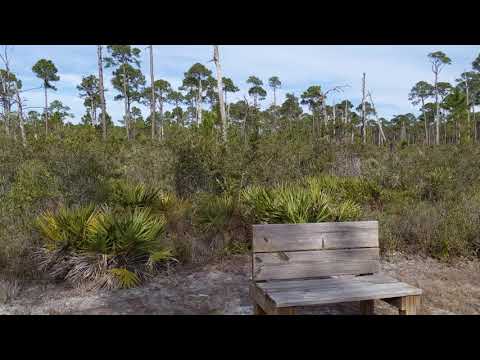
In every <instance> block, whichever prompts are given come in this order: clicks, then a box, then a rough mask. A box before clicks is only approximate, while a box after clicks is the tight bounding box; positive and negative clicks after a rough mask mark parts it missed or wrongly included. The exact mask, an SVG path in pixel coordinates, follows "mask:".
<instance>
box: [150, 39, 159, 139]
mask: <svg viewBox="0 0 480 360" xmlns="http://www.w3.org/2000/svg"><path fill="white" fill-rule="evenodd" d="M149 48H150V83H151V84H152V99H151V102H150V121H151V123H152V124H151V125H152V140H153V139H154V138H155V78H154V76H153V45H150V46H149ZM160 135H161V134H160Z"/></svg>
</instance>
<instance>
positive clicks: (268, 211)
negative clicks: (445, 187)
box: [242, 177, 361, 224]
mask: <svg viewBox="0 0 480 360" xmlns="http://www.w3.org/2000/svg"><path fill="white" fill-rule="evenodd" d="M341 186H342V185H341V184H339V183H337V182H335V179H334V178H329V177H326V178H321V179H313V178H309V179H307V180H306V182H305V184H302V183H296V184H288V185H287V184H284V185H279V186H276V187H274V188H270V189H267V188H263V187H258V186H253V187H249V188H247V189H245V190H244V191H243V192H242V201H243V203H244V206H245V208H246V212H245V216H246V217H247V218H249V219H250V221H253V222H255V223H272V224H275V223H312V222H322V221H347V220H355V219H358V218H359V217H360V214H361V208H360V206H359V205H358V204H356V203H355V202H354V201H353V200H350V199H346V196H344V195H345V194H343V195H342V193H341V191H340V187H341ZM336 189H339V190H338V191H336ZM336 194H338V196H335V195H336Z"/></svg>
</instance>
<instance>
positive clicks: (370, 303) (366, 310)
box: [360, 300, 375, 315]
mask: <svg viewBox="0 0 480 360" xmlns="http://www.w3.org/2000/svg"><path fill="white" fill-rule="evenodd" d="M360 312H361V313H362V314H363V315H373V314H374V313H375V300H363V301H360Z"/></svg>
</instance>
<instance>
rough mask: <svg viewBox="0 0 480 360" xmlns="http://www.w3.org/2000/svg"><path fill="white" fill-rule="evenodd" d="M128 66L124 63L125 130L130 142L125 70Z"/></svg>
mask: <svg viewBox="0 0 480 360" xmlns="http://www.w3.org/2000/svg"><path fill="white" fill-rule="evenodd" d="M125 66H126V64H125V63H123V99H124V100H125V101H124V103H125V128H126V130H127V140H130V111H129V105H128V99H127V74H126V70H125Z"/></svg>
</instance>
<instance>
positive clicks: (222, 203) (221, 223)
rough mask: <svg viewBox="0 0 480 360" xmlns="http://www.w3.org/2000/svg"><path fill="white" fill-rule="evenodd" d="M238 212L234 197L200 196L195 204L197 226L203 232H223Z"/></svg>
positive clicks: (225, 195) (224, 195)
mask: <svg viewBox="0 0 480 360" xmlns="http://www.w3.org/2000/svg"><path fill="white" fill-rule="evenodd" d="M235 211H236V204H235V201H234V199H233V197H232V196H230V195H227V194H222V195H219V196H216V195H210V194H202V195H199V196H198V198H197V201H196V204H195V210H194V219H195V225H196V226H197V227H198V229H199V230H200V231H202V232H205V233H209V232H211V231H222V230H224V229H226V228H227V227H228V225H229V224H230V222H231V220H232V217H233V216H234V214H235Z"/></svg>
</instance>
